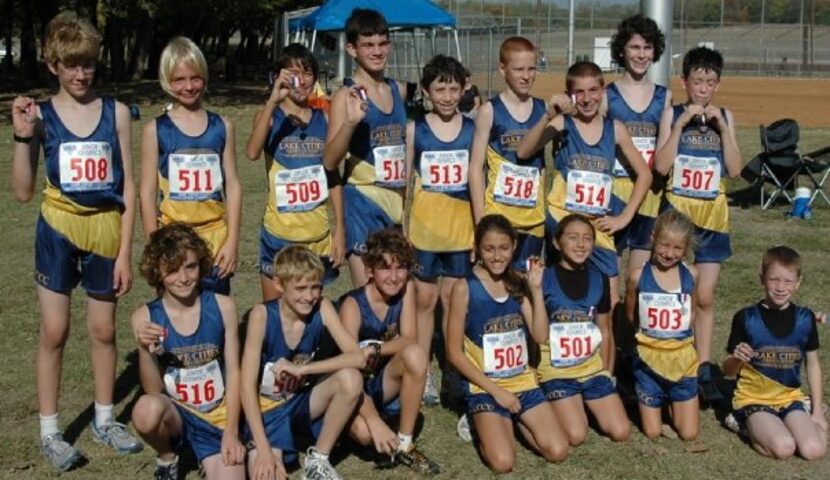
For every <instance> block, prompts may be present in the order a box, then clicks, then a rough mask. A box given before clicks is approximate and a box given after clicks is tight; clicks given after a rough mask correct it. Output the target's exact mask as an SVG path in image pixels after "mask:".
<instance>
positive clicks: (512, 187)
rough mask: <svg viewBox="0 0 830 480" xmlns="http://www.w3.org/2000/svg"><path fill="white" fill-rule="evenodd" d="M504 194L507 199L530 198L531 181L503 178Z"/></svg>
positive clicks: (531, 190) (531, 191)
mask: <svg viewBox="0 0 830 480" xmlns="http://www.w3.org/2000/svg"><path fill="white" fill-rule="evenodd" d="M504 194H505V195H506V196H508V197H516V198H525V199H526V198H530V196H531V195H533V180H528V179H524V178H518V179H517V178H514V177H505V179H504Z"/></svg>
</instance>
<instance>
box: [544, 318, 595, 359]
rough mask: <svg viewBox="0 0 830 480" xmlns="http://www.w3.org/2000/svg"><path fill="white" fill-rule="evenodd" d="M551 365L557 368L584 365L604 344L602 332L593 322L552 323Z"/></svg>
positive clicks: (550, 331)
mask: <svg viewBox="0 0 830 480" xmlns="http://www.w3.org/2000/svg"><path fill="white" fill-rule="evenodd" d="M549 333H550V340H549V342H550V364H551V365H552V366H554V367H557V368H563V367H572V366H574V365H579V364H581V363H584V362H585V361H586V360H588V359H589V358H591V355H593V354H594V352H595V351H596V350H597V349H598V348H599V346H600V344H601V343H602V332H600V330H599V327H597V326H596V325H595V324H594V323H593V322H575V323H551V324H550V330H549Z"/></svg>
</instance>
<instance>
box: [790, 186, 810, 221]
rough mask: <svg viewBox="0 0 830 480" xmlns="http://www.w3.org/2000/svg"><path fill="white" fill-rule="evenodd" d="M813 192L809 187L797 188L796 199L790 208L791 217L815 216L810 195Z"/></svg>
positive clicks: (807, 218)
mask: <svg viewBox="0 0 830 480" xmlns="http://www.w3.org/2000/svg"><path fill="white" fill-rule="evenodd" d="M811 196H812V192H810V189H809V188H807V187H798V188H796V189H795V200H794V201H793V209H792V210H790V217H792V218H803V219H805V220H809V219H810V218H811V217H812V216H813V211H812V208H810V197H811Z"/></svg>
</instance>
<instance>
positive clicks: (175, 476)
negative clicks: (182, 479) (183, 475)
mask: <svg viewBox="0 0 830 480" xmlns="http://www.w3.org/2000/svg"><path fill="white" fill-rule="evenodd" d="M153 480H179V457H176V458H175V460H173V462H172V463H168V464H166V465H160V464H159V463H158V461H156V470H155V472H153Z"/></svg>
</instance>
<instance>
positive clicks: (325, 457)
mask: <svg viewBox="0 0 830 480" xmlns="http://www.w3.org/2000/svg"><path fill="white" fill-rule="evenodd" d="M309 455H310V456H312V457H314V458H321V459H323V460H328V459H329V454H328V453H323V452H321V451H320V450H317V448H316V447H311V452H310V453H309Z"/></svg>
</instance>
